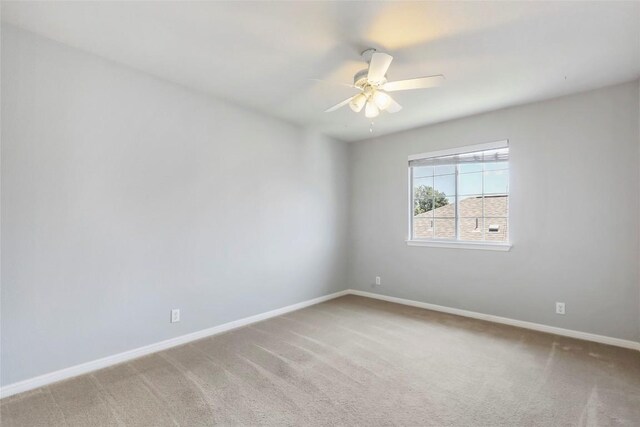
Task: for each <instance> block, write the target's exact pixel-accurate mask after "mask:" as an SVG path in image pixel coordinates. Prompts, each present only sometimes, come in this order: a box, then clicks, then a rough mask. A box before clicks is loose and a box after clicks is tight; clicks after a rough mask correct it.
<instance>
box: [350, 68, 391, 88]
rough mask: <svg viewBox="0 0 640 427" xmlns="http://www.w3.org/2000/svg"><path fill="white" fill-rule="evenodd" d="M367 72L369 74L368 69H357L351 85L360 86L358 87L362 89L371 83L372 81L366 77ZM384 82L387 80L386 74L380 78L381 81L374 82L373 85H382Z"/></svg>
mask: <svg viewBox="0 0 640 427" xmlns="http://www.w3.org/2000/svg"><path fill="white" fill-rule="evenodd" d="M368 74H369V70H368V69H364V70H360V71H358V72H357V73H356V75H355V76H353V85H354V86H355V87H358V88H360V89H363V88H364V87H365V86H367V85H371V84H372V82H370V81H369V79H368V78H367V75H368ZM386 82H387V76H384V79H382V81H380V82H375V85H376V86H382V85H383V84H385V83H386Z"/></svg>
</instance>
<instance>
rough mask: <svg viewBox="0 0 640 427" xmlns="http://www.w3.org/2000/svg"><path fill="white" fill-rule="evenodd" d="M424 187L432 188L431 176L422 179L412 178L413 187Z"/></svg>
mask: <svg viewBox="0 0 640 427" xmlns="http://www.w3.org/2000/svg"><path fill="white" fill-rule="evenodd" d="M421 185H424V186H425V187H431V188H433V177H432V176H423V177H417V176H414V177H413V187H414V188H416V187H419V186H421Z"/></svg>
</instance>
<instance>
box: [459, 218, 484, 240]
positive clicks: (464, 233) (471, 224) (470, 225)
mask: <svg viewBox="0 0 640 427" xmlns="http://www.w3.org/2000/svg"><path fill="white" fill-rule="evenodd" d="M483 223H484V219H483V218H482V217H475V218H460V240H482V239H483V238H484V233H483V229H484V225H483Z"/></svg>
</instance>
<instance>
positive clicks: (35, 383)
mask: <svg viewBox="0 0 640 427" xmlns="http://www.w3.org/2000/svg"><path fill="white" fill-rule="evenodd" d="M348 293H349V291H340V292H335V293H333V294H329V295H324V296H321V297H318V298H313V299H310V300H307V301H303V302H299V303H297V304H293V305H288V306H286V307H282V308H278V309H275V310H271V311H267V312H265V313H260V314H256V315H255V316H249V317H245V318H244V319H239V320H234V321H232V322H229V323H224V324H222V325H218V326H214V327H212V328H208V329H203V330H201V331H197V332H192V333H190V334H186V335H181V336H179V337H175V338H171V339H168V340H165V341H160V342H157V343H155V344H150V345H147V346H144V347H139V348H136V349H133V350H129V351H125V352H123V353H118V354H114V355H113V356H107V357H103V358H102V359H97V360H93V361H91V362H86V363H82V364H80V365H75V366H71V367H68V368H64V369H60V370H58V371H54V372H50V373H48V374H44V375H40V376H37V377H34V378H29V379H27V380H24V381H20V382H17V383H13V384H9V385H6V386H4V387H2V388H0V398H4V397H9V396H12V395H14V394H18V393H22V392H24V391H28V390H33V389H35V388H38V387H42V386H45V385H49V384H51V383H54V382H57V381H61V380H66V379H68V378H72V377H75V376H78V375H82V374H86V373H88V372H92V371H96V370H98V369H102V368H106V367H108V366H112V365H116V364H118V363H122V362H126V361H129V360H132V359H136V358H138V357H142V356H146V355H148V354H151V353H156V352H158V351H161V350H165V349H167V348H171V347H176V346H178V345H181V344H186V343H188V342H191V341H195V340H199V339H201V338H206V337H208V336H211V335H216V334H220V333H222V332H227V331H229V330H231V329H236V328H239V327H242V326H246V325H249V324H251V323H255V322H259V321H261V320H266V319H269V318H271V317H276V316H280V315H282V314H286V313H290V312H292V311H296V310H300V309H301V308H305V307H309V306H311V305H315V304H319V303H321V302H324V301H328V300H330V299H334V298H338V297H341V296H343V295H347V294H348Z"/></svg>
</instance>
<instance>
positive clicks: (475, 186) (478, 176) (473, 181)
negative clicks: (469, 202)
mask: <svg viewBox="0 0 640 427" xmlns="http://www.w3.org/2000/svg"><path fill="white" fill-rule="evenodd" d="M481 193H482V172H477V173H465V174H460V175H458V194H463V195H464V194H481Z"/></svg>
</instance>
